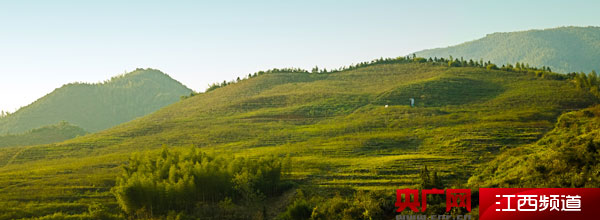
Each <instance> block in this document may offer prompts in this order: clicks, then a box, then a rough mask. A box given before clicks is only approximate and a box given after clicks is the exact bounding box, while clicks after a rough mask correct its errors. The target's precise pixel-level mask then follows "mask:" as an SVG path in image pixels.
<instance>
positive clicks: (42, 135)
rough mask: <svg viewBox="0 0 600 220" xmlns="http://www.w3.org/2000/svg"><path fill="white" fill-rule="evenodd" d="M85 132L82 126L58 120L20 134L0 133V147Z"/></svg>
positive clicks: (66, 136)
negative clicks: (52, 123)
mask: <svg viewBox="0 0 600 220" xmlns="http://www.w3.org/2000/svg"><path fill="white" fill-rule="evenodd" d="M85 134H87V132H86V131H85V130H83V128H80V127H77V126H75V125H72V124H69V123H67V122H60V123H58V124H56V125H48V126H44V127H41V128H36V129H32V130H30V131H27V132H25V133H21V134H8V135H0V147H9V146H27V145H38V144H50V143H56V142H60V141H64V140H68V139H71V138H74V137H77V136H83V135H85Z"/></svg>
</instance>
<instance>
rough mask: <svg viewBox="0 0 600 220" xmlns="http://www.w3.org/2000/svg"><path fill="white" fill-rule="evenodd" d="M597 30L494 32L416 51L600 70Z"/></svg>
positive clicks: (569, 69)
mask: <svg viewBox="0 0 600 220" xmlns="http://www.w3.org/2000/svg"><path fill="white" fill-rule="evenodd" d="M599 50H600V27H598V26H586V27H576V26H566V27H558V28H546V29H533V30H524V31H516V32H495V33H491V34H487V35H486V36H485V37H482V38H479V39H475V40H471V41H466V42H464V43H461V44H457V45H453V46H448V47H441V48H433V49H426V50H421V51H418V52H415V54H416V55H418V56H423V57H448V56H454V57H464V58H465V59H475V60H479V59H484V60H490V61H492V62H493V63H496V64H499V65H503V64H507V63H509V64H513V65H514V64H515V63H516V62H521V63H527V64H529V65H532V66H539V67H541V66H547V67H550V68H551V69H552V70H553V71H556V72H561V73H569V72H590V71H592V70H596V71H598V70H600V52H598V51H599Z"/></svg>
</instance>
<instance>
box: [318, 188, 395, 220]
mask: <svg viewBox="0 0 600 220" xmlns="http://www.w3.org/2000/svg"><path fill="white" fill-rule="evenodd" d="M394 199H395V198H392V197H388V196H384V195H382V194H379V193H374V192H365V191H357V192H355V193H354V194H352V195H350V196H348V198H343V197H342V196H341V195H340V194H336V195H335V196H333V197H331V198H320V197H313V200H314V201H315V203H317V204H316V205H314V208H313V210H312V214H311V215H310V219H312V220H326V219H335V220H337V219H339V220H341V219H364V220H371V219H386V216H390V214H394V213H395V209H394V208H393V202H395V200H394ZM390 201H391V202H390ZM388 206H391V207H388Z"/></svg>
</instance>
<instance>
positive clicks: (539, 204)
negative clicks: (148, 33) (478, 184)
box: [496, 195, 581, 212]
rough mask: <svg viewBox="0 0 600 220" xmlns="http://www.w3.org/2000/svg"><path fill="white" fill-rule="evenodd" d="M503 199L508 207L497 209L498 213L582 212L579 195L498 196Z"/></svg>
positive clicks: (498, 203) (497, 196)
mask: <svg viewBox="0 0 600 220" xmlns="http://www.w3.org/2000/svg"><path fill="white" fill-rule="evenodd" d="M501 197H502V198H506V205H505V206H504V208H502V209H499V208H498V209H496V211H497V212H500V211H502V212H517V211H518V212H536V211H537V212H543V211H550V212H553V211H559V212H561V211H566V212H569V211H576V212H579V211H581V196H579V195H574V196H572V195H549V196H546V195H540V196H539V197H538V195H496V198H501ZM514 200H516V204H517V205H516V207H514V204H515V202H514ZM496 205H501V202H496Z"/></svg>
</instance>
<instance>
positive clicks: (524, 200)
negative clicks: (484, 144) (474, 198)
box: [479, 188, 600, 220]
mask: <svg viewBox="0 0 600 220" xmlns="http://www.w3.org/2000/svg"><path fill="white" fill-rule="evenodd" d="M598 210H600V189H599V188H481V189H479V218H480V219H481V220H496V219H498V220H500V219H502V220H506V219H514V220H519V219H528V220H533V219H545V220H552V219H561V220H566V219H600V217H598V216H599V215H598Z"/></svg>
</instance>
